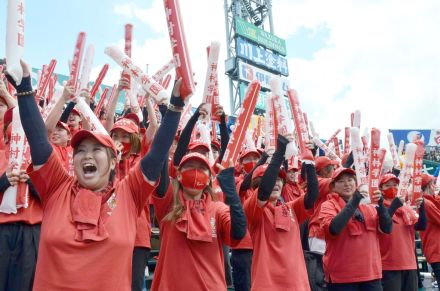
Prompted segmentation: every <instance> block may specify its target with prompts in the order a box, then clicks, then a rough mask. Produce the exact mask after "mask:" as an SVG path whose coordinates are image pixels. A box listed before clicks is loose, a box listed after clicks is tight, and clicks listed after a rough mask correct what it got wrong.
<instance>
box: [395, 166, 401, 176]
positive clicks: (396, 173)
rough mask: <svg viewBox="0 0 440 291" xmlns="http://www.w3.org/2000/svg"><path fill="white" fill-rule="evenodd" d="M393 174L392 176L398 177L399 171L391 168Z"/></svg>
mask: <svg viewBox="0 0 440 291" xmlns="http://www.w3.org/2000/svg"><path fill="white" fill-rule="evenodd" d="M393 174H394V176H396V177H399V174H400V170H399V169H396V168H394V167H393Z"/></svg>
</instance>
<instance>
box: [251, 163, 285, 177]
mask: <svg viewBox="0 0 440 291" xmlns="http://www.w3.org/2000/svg"><path fill="white" fill-rule="evenodd" d="M267 166H268V164H264V165H260V166H258V167H257V168H256V169H255V171H254V172H253V173H252V180H253V179H255V178H258V177H262V176H263V175H264V172H266V169H267ZM278 177H280V178H281V179H286V171H284V170H283V169H280V171H279V173H278Z"/></svg>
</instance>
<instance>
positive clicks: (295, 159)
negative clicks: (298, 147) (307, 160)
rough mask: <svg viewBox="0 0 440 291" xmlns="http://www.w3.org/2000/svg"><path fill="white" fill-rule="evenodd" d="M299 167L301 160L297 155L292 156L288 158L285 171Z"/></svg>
mask: <svg viewBox="0 0 440 291" xmlns="http://www.w3.org/2000/svg"><path fill="white" fill-rule="evenodd" d="M300 168H301V161H300V160H299V157H298V156H294V157H292V158H291V159H289V161H288V163H287V171H291V170H297V171H298V170H299V169H300Z"/></svg>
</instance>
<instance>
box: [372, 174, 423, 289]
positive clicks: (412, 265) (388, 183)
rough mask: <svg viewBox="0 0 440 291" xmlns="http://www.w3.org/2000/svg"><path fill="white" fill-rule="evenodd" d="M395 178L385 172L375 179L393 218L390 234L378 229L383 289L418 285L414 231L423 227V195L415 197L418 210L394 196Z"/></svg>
mask: <svg viewBox="0 0 440 291" xmlns="http://www.w3.org/2000/svg"><path fill="white" fill-rule="evenodd" d="M398 186H399V179H398V178H397V177H396V176H394V175H393V174H391V173H389V174H385V175H383V176H382V177H381V179H380V182H379V189H380V190H381V191H382V194H383V198H384V205H385V206H386V207H387V208H388V212H389V214H390V216H391V218H392V221H393V232H392V233H391V234H383V233H379V243H380V254H381V257H382V287H383V290H384V291H399V290H401V291H406V290H408V291H416V290H417V289H418V279H417V260H416V256H415V252H414V250H415V231H416V230H425V228H426V214H425V207H424V203H423V198H418V199H417V200H416V205H417V208H418V211H419V213H418V214H417V212H416V211H415V210H414V209H413V208H412V207H411V206H408V205H406V203H405V198H404V197H398V196H397V189H398Z"/></svg>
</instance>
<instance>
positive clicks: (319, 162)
mask: <svg viewBox="0 0 440 291" xmlns="http://www.w3.org/2000/svg"><path fill="white" fill-rule="evenodd" d="M330 165H334V166H336V165H338V162H337V161H334V160H331V159H330V158H329V157H325V156H321V157H318V158H316V159H315V169H316V171H317V172H318V171H320V170H321V169H323V168H325V167H327V166H330Z"/></svg>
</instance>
